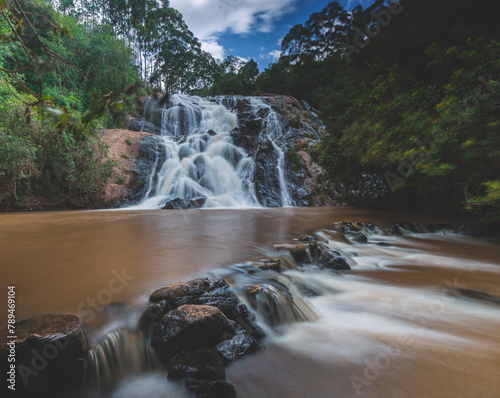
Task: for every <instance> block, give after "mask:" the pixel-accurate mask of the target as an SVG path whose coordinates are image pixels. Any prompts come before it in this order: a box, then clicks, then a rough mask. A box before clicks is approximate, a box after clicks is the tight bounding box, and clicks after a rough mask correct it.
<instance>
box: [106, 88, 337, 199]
mask: <svg viewBox="0 0 500 398" xmlns="http://www.w3.org/2000/svg"><path fill="white" fill-rule="evenodd" d="M190 98H193V102H192V104H193V105H191V102H190V101H191V100H190ZM209 101H210V103H212V104H216V105H219V108H220V105H222V106H224V107H225V108H226V111H225V112H228V113H229V112H230V113H231V114H236V115H237V127H235V128H233V129H232V130H230V131H229V135H230V138H231V139H232V140H231V141H232V144H234V146H236V147H239V148H241V149H243V150H244V152H246V153H247V154H248V157H249V158H251V159H252V160H253V164H252V166H251V167H249V168H248V170H247V171H245V176H249V177H248V178H249V181H248V182H245V184H244V185H245V186H247V187H248V189H251V190H254V191H255V193H254V194H253V196H254V197H255V200H256V201H258V202H259V203H260V204H261V205H262V206H266V207H277V206H321V205H329V204H333V202H332V201H331V200H330V199H329V198H328V197H327V196H326V195H325V194H324V184H325V180H326V175H325V173H324V171H323V170H322V169H321V167H319V166H318V165H317V164H316V163H315V161H314V156H315V147H316V145H317V143H318V142H319V140H320V139H321V136H322V134H323V133H324V130H323V126H322V124H321V122H319V120H318V119H317V117H316V114H315V113H314V111H313V110H312V109H310V107H309V106H308V105H307V104H306V103H303V102H301V101H299V100H297V99H295V98H293V97H288V96H280V95H264V96H262V97H216V98H210V99H209ZM203 103H207V104H208V102H207V101H204V100H202V99H200V98H197V97H187V96H183V97H182V101H180V100H179V99H177V102H175V101H174V100H170V103H168V102H167V105H166V106H160V105H159V104H158V101H157V100H154V99H152V98H151V99H149V100H148V101H147V102H146V103H145V104H144V115H145V118H144V119H133V118H128V119H127V128H128V129H130V130H142V131H146V132H148V133H150V134H149V135H147V136H144V137H142V140H141V144H140V149H139V151H138V153H137V160H136V162H135V163H134V175H133V176H132V177H131V178H130V179H127V184H125V187H124V189H123V191H122V194H121V196H120V198H119V199H118V200H116V202H115V203H116V204H117V205H124V204H132V203H137V202H139V201H140V200H141V199H143V198H145V197H149V196H151V195H154V194H155V190H158V179H159V178H160V176H161V172H162V173H164V172H165V169H164V168H165V165H166V164H165V162H166V160H167V159H169V156H171V154H169V153H170V152H171V151H170V150H169V147H168V145H167V146H166V145H165V136H170V137H169V140H174V141H175V142H176V143H178V145H180V148H181V149H180V150H179V151H182V150H183V145H182V144H183V143H189V142H191V141H192V139H191V140H190V139H189V136H190V134H193V133H192V130H193V128H192V124H193V123H195V124H196V123H201V127H200V128H198V130H197V133H196V134H198V136H197V137H198V138H199V137H201V139H202V140H205V142H206V143H207V146H209V145H210V142H212V141H210V140H211V137H213V136H214V135H216V134H218V133H219V131H217V133H216V132H215V131H213V130H211V129H210V128H209V126H208V125H209V124H210V123H207V126H205V125H204V124H203V123H204V120H205V119H206V115H205V114H204V112H205V113H206V112H207V109H209V110H210V112H213V111H212V109H213V108H204V105H203ZM200 104H201V105H200ZM207 106H208V105H207ZM223 111H224V109H223ZM204 118H205V119H204ZM205 127H206V129H205V130H206V131H205V130H204V129H203V128H205ZM205 136H206V137H205ZM200 142H201V141H200ZM196 145H198V146H199V144H196ZM202 146H204V145H202ZM184 149H185V148H184ZM192 149H193V146H191V150H192ZM199 150H200V153H201V152H203V151H206V148H205V147H204V148H201V149H199ZM230 152H231V154H228V155H227V156H228V159H227V161H228V162H229V163H232V164H233V166H234V167H235V168H237V166H238V161H239V156H240V155H238V158H237V159H234V151H233V150H232V151H230ZM176 156H179V160H180V161H182V159H183V157H184V156H181V154H177V155H176ZM193 163H195V167H196V168H197V170H196V172H195V174H196V173H197V174H198V175H202V174H203V170H200V168H202V167H203V166H201V165H199V164H196V161H195V162H193ZM249 170H251V172H250V171H249ZM193 178H194V177H193ZM201 178H206V176H202V177H201ZM245 178H246V177H245ZM193 183H196V179H195V178H194V182H193ZM187 199H191V198H187Z"/></svg>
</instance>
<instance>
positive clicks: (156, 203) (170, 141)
mask: <svg viewBox="0 0 500 398" xmlns="http://www.w3.org/2000/svg"><path fill="white" fill-rule="evenodd" d="M145 118H147V119H148V120H152V121H153V122H155V124H156V125H160V126H161V145H162V147H163V148H162V151H163V152H164V154H165V162H164V164H163V166H162V167H161V168H160V169H159V171H158V173H157V175H154V176H150V177H151V178H150V180H149V181H148V186H147V191H146V195H145V197H144V199H143V200H142V201H141V203H140V204H139V206H138V207H139V208H158V207H161V206H163V205H164V204H165V203H166V202H168V201H170V200H172V199H175V198H181V199H184V200H188V201H189V200H193V199H199V198H202V201H203V202H204V201H205V200H206V202H205V207H253V206H258V200H257V198H256V196H255V189H254V186H253V170H254V162H253V160H252V159H251V158H250V157H249V156H248V155H247V153H246V152H245V151H244V150H243V149H241V148H238V147H236V146H234V145H233V144H232V138H231V136H230V135H229V131H231V130H232V129H234V128H235V127H236V126H237V125H238V119H237V116H236V114H234V113H232V112H231V111H230V110H228V109H227V108H226V107H225V106H224V105H222V104H221V103H217V102H210V101H208V100H205V99H202V98H200V97H193V96H186V95H172V96H171V98H170V99H169V101H168V107H158V103H157V101H155V100H153V99H149V100H148V102H147V103H146V105H145ZM158 161H159V159H157V160H156V162H158ZM155 169H157V165H156V164H155Z"/></svg>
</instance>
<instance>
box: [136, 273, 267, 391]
mask: <svg viewBox="0 0 500 398" xmlns="http://www.w3.org/2000/svg"><path fill="white" fill-rule="evenodd" d="M149 301H150V303H151V305H150V306H149V307H148V308H147V309H146V310H145V311H144V313H143V315H142V317H141V319H140V328H141V330H142V332H143V333H144V335H145V336H147V338H148V339H149V344H150V345H151V347H153V348H154V350H155V351H156V353H157V354H158V356H159V358H160V360H161V361H162V363H163V364H164V365H165V366H166V367H167V371H168V377H169V378H173V379H179V378H183V379H185V385H186V387H187V388H188V389H189V390H190V391H192V392H194V393H196V394H198V396H200V397H207V398H208V397H214V398H215V397H218V398H224V397H234V396H236V393H235V390H234V387H233V386H232V385H230V384H229V383H227V382H226V381H225V370H224V365H225V364H226V363H229V362H231V361H233V360H236V359H238V358H240V357H242V356H244V355H246V354H249V353H253V352H255V351H258V350H259V349H260V348H261V344H260V343H259V341H258V340H259V339H260V338H262V337H263V332H262V330H261V329H260V328H258V327H257V326H255V325H254V323H253V320H254V318H253V316H252V314H251V313H250V312H249V311H248V309H247V308H246V306H245V305H244V304H241V303H239V301H238V299H237V297H236V296H235V295H234V293H233V292H232V291H231V289H230V288H229V285H228V284H227V283H226V282H225V281H224V280H223V279H207V278H203V279H195V280H192V281H190V282H182V283H174V284H171V285H168V286H165V287H163V288H161V289H158V290H157V291H155V292H154V293H153V294H152V295H151V296H150V299H149Z"/></svg>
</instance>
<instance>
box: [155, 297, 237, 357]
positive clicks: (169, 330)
mask: <svg viewBox="0 0 500 398" xmlns="http://www.w3.org/2000/svg"><path fill="white" fill-rule="evenodd" d="M233 335H234V328H233V326H232V325H231V323H230V322H229V320H228V319H227V318H226V316H225V315H224V314H223V313H222V312H221V311H220V310H219V309H218V308H216V307H212V306H209V305H181V306H180V307H178V308H177V309H175V310H173V311H170V312H168V313H167V314H166V315H165V316H164V317H163V318H162V320H161V322H160V324H159V325H157V327H156V328H154V330H153V335H152V337H151V345H152V346H153V347H154V348H155V349H156V350H157V351H158V352H159V353H160V355H161V356H162V357H163V358H165V357H170V356H172V355H174V354H177V353H179V352H181V351H190V350H194V349H198V348H210V347H213V346H215V345H217V344H218V343H220V342H221V341H224V340H226V339H228V338H231V337H232V336H233Z"/></svg>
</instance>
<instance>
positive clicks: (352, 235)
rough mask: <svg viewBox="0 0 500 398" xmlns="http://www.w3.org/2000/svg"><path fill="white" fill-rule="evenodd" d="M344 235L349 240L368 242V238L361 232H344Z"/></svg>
mask: <svg viewBox="0 0 500 398" xmlns="http://www.w3.org/2000/svg"><path fill="white" fill-rule="evenodd" d="M344 235H345V236H346V237H347V239H348V240H349V241H351V242H356V243H368V238H367V236H366V235H365V234H364V233H363V232H346V233H345V234H344Z"/></svg>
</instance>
